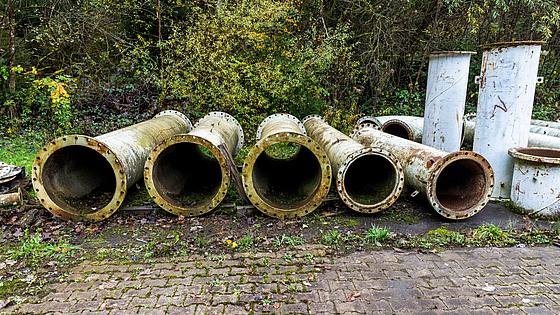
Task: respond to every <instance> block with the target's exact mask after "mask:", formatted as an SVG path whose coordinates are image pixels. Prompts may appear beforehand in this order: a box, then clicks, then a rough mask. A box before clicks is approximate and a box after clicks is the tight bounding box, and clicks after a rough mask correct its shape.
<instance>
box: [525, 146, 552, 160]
mask: <svg viewBox="0 0 560 315" xmlns="http://www.w3.org/2000/svg"><path fill="white" fill-rule="evenodd" d="M517 152H519V153H522V154H527V155H532V156H534V157H537V158H538V157H543V158H553V159H560V150H550V149H549V150H546V149H540V148H523V149H518V150H517Z"/></svg>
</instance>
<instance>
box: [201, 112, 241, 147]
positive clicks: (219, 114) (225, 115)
mask: <svg viewBox="0 0 560 315" xmlns="http://www.w3.org/2000/svg"><path fill="white" fill-rule="evenodd" d="M211 117H217V118H222V119H224V120H225V121H227V122H233V123H234V124H235V125H236V126H237V145H236V146H235V150H234V152H232V155H233V156H236V155H238V154H239V152H240V151H241V148H242V147H243V143H244V142H245V135H244V133H243V127H241V124H239V121H237V119H235V117H233V116H232V115H230V114H228V113H225V112H209V113H208V114H206V115H205V116H204V117H202V118H200V119H199V120H198V121H197V122H196V123H195V125H194V127H195V128H196V127H197V126H198V125H200V124H201V123H203V122H204V121H206V120H208V118H211Z"/></svg>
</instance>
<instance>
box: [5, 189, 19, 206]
mask: <svg viewBox="0 0 560 315" xmlns="http://www.w3.org/2000/svg"><path fill="white" fill-rule="evenodd" d="M17 205H20V206H23V193H22V190H21V188H18V191H17V192H15V193H8V194H2V195H0V207H9V206H17Z"/></svg>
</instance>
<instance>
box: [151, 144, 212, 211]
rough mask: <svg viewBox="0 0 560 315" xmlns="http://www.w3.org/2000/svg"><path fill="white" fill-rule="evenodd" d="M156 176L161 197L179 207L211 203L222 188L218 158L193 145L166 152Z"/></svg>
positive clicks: (155, 167)
mask: <svg viewBox="0 0 560 315" xmlns="http://www.w3.org/2000/svg"><path fill="white" fill-rule="evenodd" d="M152 172H153V173H152V176H153V181H154V186H155V189H156V190H157V191H158V193H159V195H160V196H161V197H162V198H164V199H165V200H166V201H167V202H169V203H170V204H172V205H176V206H179V207H189V206H191V207H194V206H198V205H200V204H203V203H205V202H210V201H211V200H212V199H213V198H214V196H215V195H216V194H217V193H218V191H219V189H220V187H221V185H222V167H221V166H220V163H219V162H218V160H217V159H216V157H215V156H214V155H213V154H212V153H211V152H210V151H209V150H207V149H206V148H204V147H203V146H201V145H198V144H196V143H191V142H182V143H177V144H174V145H171V146H169V147H168V148H166V149H165V150H163V151H162V152H161V153H160V154H159V156H158V157H157V159H156V161H155V162H154V165H153V171H152Z"/></svg>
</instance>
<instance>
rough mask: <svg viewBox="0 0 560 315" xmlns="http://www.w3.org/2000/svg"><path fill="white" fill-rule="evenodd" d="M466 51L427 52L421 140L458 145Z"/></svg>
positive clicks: (449, 148)
mask: <svg viewBox="0 0 560 315" xmlns="http://www.w3.org/2000/svg"><path fill="white" fill-rule="evenodd" d="M472 54H476V53H475V52H470V51H445V52H435V53H431V54H429V56H430V63H429V66H428V83H427V86H426V105H425V109H424V124H423V133H422V144H425V145H427V146H430V147H433V148H436V149H440V150H443V151H445V152H455V151H459V150H460V149H461V142H462V135H463V115H464V113H465V99H466V97H467V83H468V77H469V65H470V60H471V55H472Z"/></svg>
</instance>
